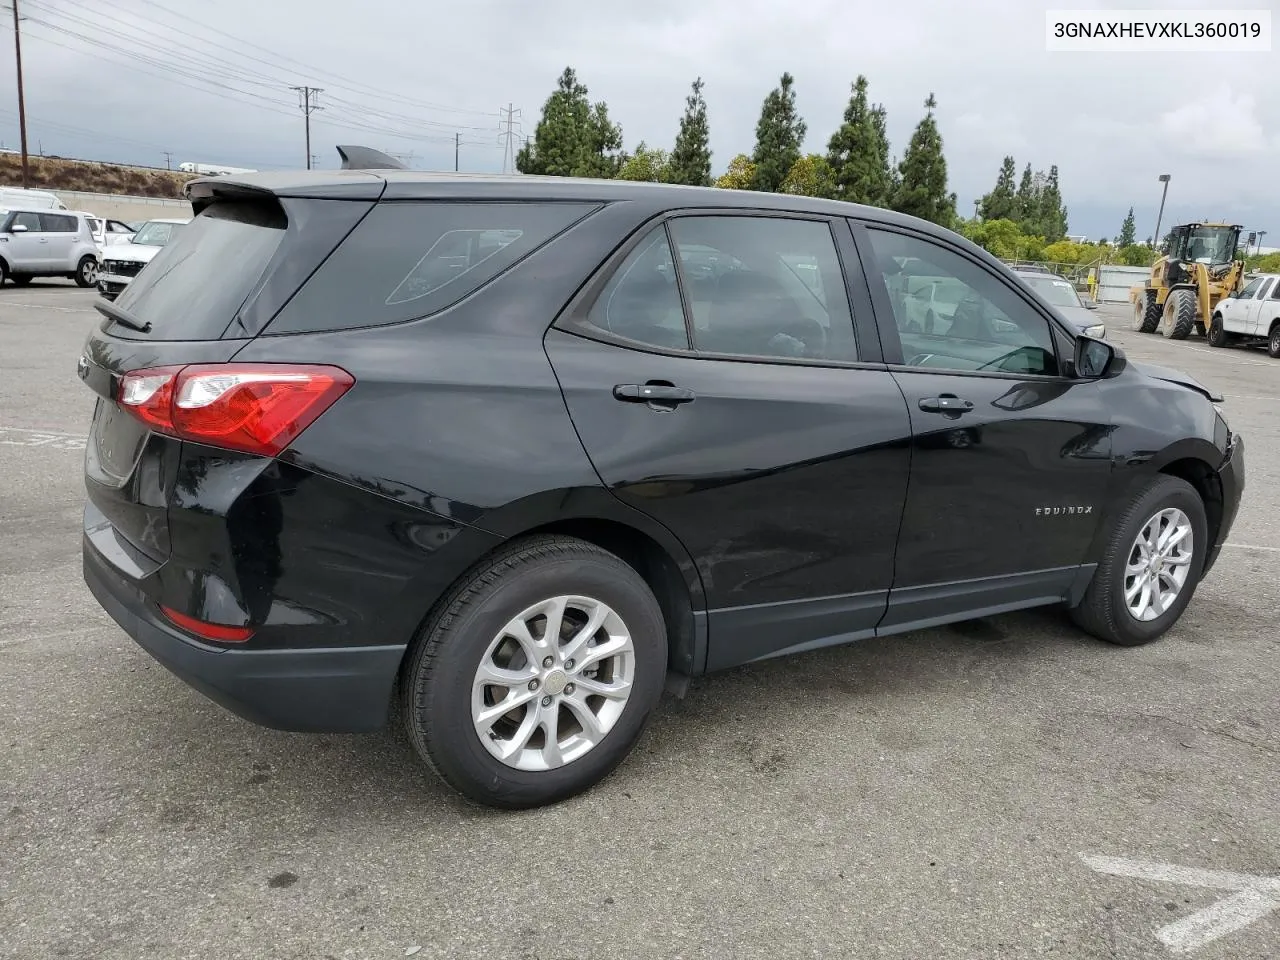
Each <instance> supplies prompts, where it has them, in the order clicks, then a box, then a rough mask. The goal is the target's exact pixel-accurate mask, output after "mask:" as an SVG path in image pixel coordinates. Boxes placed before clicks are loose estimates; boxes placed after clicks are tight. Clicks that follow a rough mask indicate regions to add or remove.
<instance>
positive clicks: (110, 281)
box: [98, 218, 191, 300]
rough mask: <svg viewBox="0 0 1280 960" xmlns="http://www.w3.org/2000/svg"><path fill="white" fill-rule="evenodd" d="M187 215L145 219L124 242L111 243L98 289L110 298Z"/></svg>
mask: <svg viewBox="0 0 1280 960" xmlns="http://www.w3.org/2000/svg"><path fill="white" fill-rule="evenodd" d="M190 222H191V221H190V218H187V219H157V220H148V221H147V222H146V223H144V224H143V225H142V226H140V227H139V228H138V230H137V232H136V233H134V234H133V236H132V237H130V238H129V240H127V241H126V242H124V243H117V244H112V245H111V249H110V250H108V251H107V252H106V253H105V254H104V255H103V258H102V271H101V273H100V274H99V275H98V292H99V293H100V294H102V295H103V296H104V297H106V298H107V299H108V300H114V299H115V298H116V297H118V296H120V293H121V292H122V291H123V290H124V288H125V287H127V286H128V285H129V284H130V283H131V282H132V281H133V278H134V277H136V276H137V275H138V274H139V273H140V272H141V271H142V268H143V267H145V266H146V265H147V264H148V263H150V262H151V261H152V259H153V258H154V257H155V255H156V254H157V253H159V252H160V249H161V248H162V247H163V246H164V245H165V244H167V243H168V242H169V241H170V240H171V239H173V237H174V236H175V235H176V234H177V232H178V231H179V230H180V229H181V228H182V227H183V226H184V225H185V224H187V223H190Z"/></svg>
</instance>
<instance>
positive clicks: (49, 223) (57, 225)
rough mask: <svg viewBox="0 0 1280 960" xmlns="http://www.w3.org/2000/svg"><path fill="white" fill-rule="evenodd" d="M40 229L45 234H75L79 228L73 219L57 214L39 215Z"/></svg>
mask: <svg viewBox="0 0 1280 960" xmlns="http://www.w3.org/2000/svg"><path fill="white" fill-rule="evenodd" d="M40 228H41V229H42V230H43V231H44V232H45V233H75V232H76V231H77V230H78V229H79V226H78V224H77V223H76V218H75V217H68V216H64V215H62V214H57V213H42V214H40Z"/></svg>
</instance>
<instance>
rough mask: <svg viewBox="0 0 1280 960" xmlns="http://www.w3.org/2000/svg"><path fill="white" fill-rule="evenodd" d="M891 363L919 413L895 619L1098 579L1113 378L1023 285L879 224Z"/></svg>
mask: <svg viewBox="0 0 1280 960" xmlns="http://www.w3.org/2000/svg"><path fill="white" fill-rule="evenodd" d="M855 233H856V235H857V236H858V237H859V238H860V241H861V238H863V237H865V238H866V240H865V242H862V244H861V245H862V246H863V247H864V248H867V247H869V249H864V254H866V255H867V259H868V261H869V262H874V264H875V269H874V271H872V270H868V272H869V273H872V274H873V275H872V291H873V296H874V297H875V299H876V301H877V308H878V311H877V312H878V315H879V318H880V331H881V339H882V343H883V346H884V351H885V359H886V360H888V361H890V369H891V370H892V371H893V377H894V379H895V380H896V381H897V383H898V385H899V386H900V387H901V388H902V392H903V395H904V396H905V397H906V400H907V408H908V410H909V411H910V416H911V428H912V460H911V486H910V492H909V494H908V496H907V502H906V508H905V511H904V514H903V522H902V533H901V536H900V540H899V545H898V551H897V558H896V561H895V569H894V581H893V595H892V597H891V600H890V609H889V611H888V613H887V614H886V617H885V620H884V624H883V626H884V627H885V628H886V629H888V628H891V627H893V628H904V627H906V626H923V625H926V624H928V623H930V622H934V621H936V620H941V619H945V618H947V617H948V616H950V615H954V614H956V613H960V612H995V611H996V610H999V609H1012V608H1016V607H1021V606H1029V605H1032V604H1035V603H1039V602H1044V601H1046V600H1052V599H1056V598H1060V597H1063V596H1065V595H1066V593H1068V592H1069V591H1071V590H1072V589H1073V588H1074V586H1075V585H1077V584H1079V583H1081V582H1082V580H1081V577H1082V576H1083V575H1084V574H1085V573H1087V571H1082V570H1081V569H1080V565H1081V564H1082V563H1083V562H1084V560H1085V557H1086V552H1087V549H1088V546H1089V543H1090V541H1091V540H1092V539H1093V536H1094V532H1095V530H1096V529H1097V525H1098V522H1099V520H1100V518H1101V508H1102V504H1103V501H1104V498H1105V494H1106V490H1107V485H1108V480H1109V477H1110V472H1111V427H1110V421H1109V417H1108V415H1107V411H1106V409H1105V407H1104V405H1103V403H1102V400H1101V396H1100V394H1101V391H1100V390H1099V387H1098V384H1097V383H1094V382H1089V381H1080V380H1072V379H1069V378H1067V377H1065V376H1061V375H1060V371H1061V370H1062V366H1061V363H1060V360H1059V348H1060V347H1061V345H1062V343H1063V342H1065V341H1064V340H1063V334H1062V332H1061V331H1057V332H1055V330H1054V327H1053V325H1052V324H1051V322H1050V321H1049V319H1048V318H1047V317H1046V316H1045V315H1044V314H1043V313H1042V312H1041V311H1040V309H1039V308H1038V307H1037V306H1036V305H1034V304H1033V303H1032V302H1031V301H1030V300H1029V299H1027V298H1026V297H1025V295H1024V294H1023V292H1021V291H1020V290H1019V289H1018V288H1017V286H1016V284H1015V283H1013V282H1010V281H1008V280H1007V279H1006V278H1004V277H1002V276H1000V275H999V274H998V273H997V272H996V271H995V270H993V269H991V268H990V267H988V266H987V265H985V264H983V263H982V262H981V261H979V260H978V259H977V258H975V257H970V256H969V255H967V254H965V253H963V252H961V251H960V250H959V248H958V247H951V246H949V245H947V244H945V243H944V242H941V241H937V240H934V239H931V238H928V237H925V236H924V235H918V234H913V233H908V232H898V231H896V230H890V229H877V228H869V229H867V230H866V231H865V233H863V232H862V231H861V230H858V229H857V228H855Z"/></svg>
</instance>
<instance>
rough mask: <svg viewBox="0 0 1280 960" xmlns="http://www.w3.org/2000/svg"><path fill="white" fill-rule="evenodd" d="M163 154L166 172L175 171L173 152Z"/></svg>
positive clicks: (168, 151)
mask: <svg viewBox="0 0 1280 960" xmlns="http://www.w3.org/2000/svg"><path fill="white" fill-rule="evenodd" d="M163 152H164V168H165V169H166V170H172V169H173V151H172V150H165V151H163Z"/></svg>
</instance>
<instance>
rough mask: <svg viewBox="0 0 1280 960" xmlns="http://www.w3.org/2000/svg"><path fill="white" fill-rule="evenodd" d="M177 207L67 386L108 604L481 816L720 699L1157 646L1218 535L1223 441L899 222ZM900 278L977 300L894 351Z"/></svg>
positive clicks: (775, 198)
mask: <svg viewBox="0 0 1280 960" xmlns="http://www.w3.org/2000/svg"><path fill="white" fill-rule="evenodd" d="M187 190H188V195H189V197H190V198H191V200H192V202H193V208H194V210H195V212H196V214H197V215H196V217H195V219H194V220H192V222H191V223H190V225H189V226H187V227H185V228H184V229H183V230H182V231H181V232H180V233H178V234H177V235H176V236H175V238H174V240H173V242H172V243H170V244H169V245H168V246H166V247H165V248H164V249H162V250H161V251H160V252H159V253H157V254H156V256H155V259H154V260H153V261H152V263H151V265H150V266H149V267H148V268H147V269H146V270H144V271H143V272H142V274H140V275H139V276H138V278H137V279H136V280H135V281H134V282H133V283H132V284H131V285H130V286H129V287H128V288H127V289H126V290H125V291H124V293H123V294H121V296H120V298H119V300H118V301H116V302H114V303H111V302H106V301H101V300H100V301H98V302H97V303H96V306H97V308H98V310H99V311H100V312H101V313H102V314H103V315H104V317H105V318H106V322H104V323H103V324H102V325H101V327H100V328H95V329H94V330H93V331H92V332H91V333H90V334H89V336H88V339H87V341H86V344H85V348H84V354H83V356H82V358H81V360H80V365H79V375H80V377H81V378H82V379H83V381H84V382H85V383H86V384H87V385H88V387H89V388H91V389H92V391H93V392H94V393H95V394H96V397H97V401H96V403H97V405H96V409H95V411H94V414H93V418H92V423H91V425H90V427H89V431H90V440H89V443H88V450H87V454H86V459H85V474H86V486H87V489H88V502H87V504H86V507H85V515H84V541H83V542H84V575H85V579H86V581H87V583H88V585H89V588H90V589H91V590H92V592H93V594H94V596H95V597H97V599H98V601H99V602H100V603H101V605H102V606H103V607H104V608H105V609H106V611H107V612H108V613H109V614H110V615H111V616H112V617H114V618H115V620H116V621H117V622H118V623H119V624H120V625H121V626H122V627H123V628H124V629H125V630H126V631H127V632H128V633H129V634H130V635H131V636H132V637H133V638H134V639H135V640H136V641H137V642H138V643H139V644H140V645H141V646H142V647H143V648H144V649H146V650H147V651H148V652H150V653H151V654H152V655H153V656H154V657H155V658H156V659H157V660H158V661H159V662H160V663H162V664H164V665H165V666H166V667H168V668H169V669H170V670H171V671H173V672H174V673H175V674H177V675H178V676H179V677H182V678H183V679H185V680H186V681H187V682H188V683H190V684H191V685H193V686H194V687H195V688H197V689H198V690H200V691H202V692H203V693H205V694H206V695H208V696H209V697H211V698H213V699H214V700H216V701H217V702H219V703H221V704H223V705H225V706H226V707H228V708H229V709H231V710H232V711H234V712H236V713H238V714H240V715H241V716H243V717H247V718H249V719H251V720H253V721H255V722H257V723H261V724H265V725H267V726H271V727H277V728H281V729H288V730H305V731H367V730H373V729H376V728H379V727H381V726H383V725H384V724H385V722H386V721H387V718H388V715H389V707H390V705H391V704H392V702H393V701H397V702H398V703H399V705H400V708H399V711H398V712H399V713H400V715H401V716H402V717H403V718H404V722H405V723H406V725H407V728H408V731H409V735H410V737H411V739H412V742H413V744H414V746H415V747H416V748H417V750H418V751H419V752H420V754H421V755H422V756H423V757H424V758H425V759H426V760H427V761H428V762H429V764H430V765H431V766H432V767H433V769H435V770H436V771H437V772H438V773H439V774H440V775H441V776H442V777H443V778H444V779H445V780H446V781H447V782H448V783H449V784H451V785H452V786H453V787H455V788H456V789H457V790H459V791H461V792H462V793H463V794H465V795H466V796H468V797H470V798H472V799H474V800H476V801H480V802H482V803H486V804H491V805H494V806H498V807H508V808H516V807H527V806H532V805H537V804H543V803H549V802H553V801H556V800H559V799H562V798H564V797H567V796H570V795H572V794H574V793H576V792H578V791H581V790H584V789H586V788H588V787H589V786H591V785H592V784H594V783H596V782H597V781H599V780H600V779H601V778H603V777H604V776H606V775H607V774H608V773H609V772H610V771H611V770H612V769H613V768H614V767H615V766H616V765H617V764H618V763H620V762H621V761H622V760H623V758H624V757H625V756H626V755H627V753H628V752H629V751H630V750H631V749H632V747H633V746H634V745H635V743H636V741H637V739H638V737H639V736H640V735H641V732H642V730H643V728H644V727H645V724H646V721H647V719H648V718H649V716H650V714H651V713H652V712H653V710H654V708H655V706H656V704H657V702H658V699H659V696H660V694H661V692H662V690H663V688H664V684H666V685H667V686H668V687H669V688H670V689H672V690H675V691H677V692H681V691H682V690H683V687H684V686H685V684H686V683H687V680H688V678H689V677H692V676H697V675H700V674H703V673H706V672H708V671H716V670H724V669H726V668H729V667H735V666H740V665H742V664H748V663H753V662H755V661H759V660H763V659H766V658H769V657H777V656H781V655H785V654H792V653H798V652H801V651H807V650H814V649H816V648H820V647H825V646H828V645H832V644H842V643H847V642H850V641H854V640H858V639H861V638H866V637H873V636H884V635H888V634H895V633H901V632H904V631H910V630H917V629H921V628H924V627H930V626H936V625H938V624H944V623H950V622H953V621H959V620H965V619H971V618H974V617H981V616H986V615H989V614H992V613H996V612H1001V611H1009V610H1015V609H1020V608H1026V607H1037V606H1047V605H1058V606H1062V607H1065V608H1066V609H1067V610H1069V611H1070V613H1071V616H1072V617H1073V618H1074V620H1075V622H1076V623H1078V624H1079V625H1080V626H1081V627H1082V628H1083V629H1084V630H1085V631H1087V632H1088V633H1090V634H1092V635H1094V636H1095V637H1098V638H1101V639H1102V640H1106V641H1110V642H1112V643H1117V644H1123V645H1136V644H1144V643H1148V642H1150V641H1153V640H1155V639H1156V638H1158V637H1160V636H1162V635H1163V634H1165V633H1166V632H1167V631H1168V630H1169V629H1170V628H1171V627H1172V626H1173V625H1174V624H1175V623H1177V621H1178V619H1179V617H1180V616H1181V615H1182V613H1183V611H1184V610H1185V609H1186V606H1187V604H1188V603H1189V602H1190V601H1191V598H1192V595H1193V593H1194V591H1195V589H1196V585H1197V584H1198V582H1199V581H1200V579H1201V578H1202V577H1203V576H1204V574H1205V573H1206V572H1207V571H1208V570H1209V569H1210V568H1211V567H1212V566H1213V564H1214V562H1215V561H1216V559H1217V557H1218V554H1219V551H1220V549H1221V547H1222V544H1223V542H1224V541H1225V540H1226V539H1227V536H1228V533H1229V532H1230V530H1231V527H1232V524H1233V522H1234V520H1235V516H1236V511H1237V508H1238V505H1239V502H1240V494H1241V490H1242V488H1243V484H1244V445H1243V441H1242V440H1241V438H1240V436H1239V435H1238V434H1236V433H1234V432H1233V431H1232V430H1231V429H1230V427H1229V426H1228V425H1227V422H1226V420H1225V419H1224V417H1223V414H1222V412H1221V410H1220V409H1219V408H1218V406H1217V404H1218V403H1219V402H1220V401H1221V398H1220V397H1218V396H1216V395H1215V394H1214V393H1213V392H1212V391H1211V390H1209V389H1207V388H1206V387H1204V386H1202V385H1200V384H1198V383H1197V382H1195V381H1194V380H1192V379H1191V378H1190V377H1187V376H1185V375H1183V374H1181V373H1178V372H1176V371H1172V370H1167V369H1163V368H1159V367H1149V366H1146V365H1144V364H1139V363H1135V362H1131V361H1129V360H1127V359H1126V357H1125V356H1124V354H1123V352H1122V351H1121V350H1120V349H1119V348H1118V347H1116V346H1114V345H1112V344H1110V343H1108V342H1106V341H1102V340H1097V339H1093V338H1090V337H1087V336H1083V335H1081V334H1080V333H1079V331H1078V329H1077V328H1076V327H1074V326H1073V325H1071V324H1068V323H1067V322H1065V320H1064V319H1063V317H1062V316H1061V315H1060V314H1059V312H1058V311H1057V310H1056V309H1055V308H1054V306H1053V305H1052V304H1051V303H1050V302H1049V301H1047V300H1046V299H1045V298H1044V297H1043V296H1041V295H1040V294H1038V293H1037V292H1035V291H1034V290H1033V289H1031V288H1029V287H1028V286H1027V285H1026V284H1025V283H1023V282H1022V281H1021V280H1020V279H1019V278H1018V277H1017V276H1016V275H1015V274H1014V273H1013V272H1011V271H1010V270H1009V269H1008V268H1007V267H1005V266H1004V265H1003V264H1001V263H1000V262H999V261H998V260H996V259H994V258H993V257H991V256H990V255H989V254H987V253H986V252H984V251H983V250H981V249H979V248H978V247H976V246H974V245H973V244H971V243H969V242H968V241H966V240H964V239H963V238H961V237H959V236H958V235H956V234H954V233H951V232H950V231H947V230H944V229H941V228H939V227H937V226H935V225H933V224H930V223H926V222H924V221H921V220H917V219H914V218H911V217H907V216H903V215H901V214H896V213H893V212H890V211H887V210H882V209H877V208H871V207H862V206H854V205H849V204H843V203H839V202H836V201H831V200H820V199H814V198H806V197H800V196H791V195H778V194H766V193H756V192H750V191H737V190H715V189H701V188H689V187H672V186H665V185H659V184H645V183H628V182H624V181H591V180H580V179H572V178H541V177H529V176H526V177H483V176H467V177H461V178H459V177H454V176H449V175H441V174H429V173H418V172H408V171H390V170H381V169H379V170H370V171H365V172H358V171H353V170H343V171H341V172H337V173H333V172H329V173H325V172H319V171H313V172H305V173H304V172H299V173H297V174H281V173H272V174H270V175H260V174H250V175H244V176H238V175H237V176H224V177H219V178H202V179H197V180H194V181H192V182H191V183H190V184H189V185H188V187H187ZM690 251H692V253H691V254H690ZM686 254H690V255H688V256H686ZM906 264H911V268H912V272H913V274H914V275H916V276H930V277H935V278H939V279H940V280H945V281H946V282H947V283H948V284H949V285H951V286H955V287H960V288H963V290H964V296H963V297H961V298H960V299H959V300H958V301H957V302H958V303H959V304H962V305H963V308H962V310H959V311H957V312H956V313H954V314H953V316H952V317H950V318H949V322H948V324H947V328H946V329H945V330H944V331H941V332H938V331H935V332H933V333H926V332H923V331H917V330H910V331H907V330H904V329H903V328H902V326H901V318H902V317H903V316H904V311H905V309H906V304H905V301H906V298H907V296H908V294H907V291H906V289H905V287H904V285H903V284H901V283H899V282H898V281H899V280H900V279H901V278H900V277H898V274H899V273H901V272H902V270H903V268H904V265H906ZM686 265H687V266H688V267H689V268H690V269H688V270H686V269H685V267H686ZM1153 411H1156V412H1157V413H1158V415H1153Z"/></svg>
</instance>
